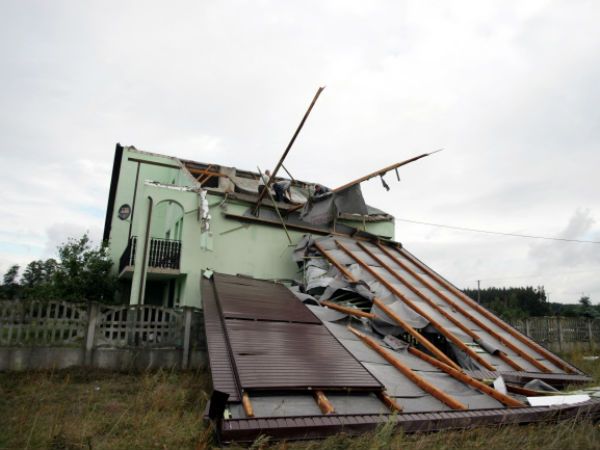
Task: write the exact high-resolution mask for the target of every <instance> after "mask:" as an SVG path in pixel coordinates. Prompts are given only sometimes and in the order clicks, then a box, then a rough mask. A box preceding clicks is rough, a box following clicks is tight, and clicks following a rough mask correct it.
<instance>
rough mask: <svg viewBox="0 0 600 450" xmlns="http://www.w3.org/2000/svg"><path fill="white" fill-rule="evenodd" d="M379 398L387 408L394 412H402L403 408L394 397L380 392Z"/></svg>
mask: <svg viewBox="0 0 600 450" xmlns="http://www.w3.org/2000/svg"><path fill="white" fill-rule="evenodd" d="M377 398H379V400H381V402H382V403H383V404H384V405H385V406H387V407H388V408H389V409H390V410H391V411H392V412H402V406H400V404H399V403H398V402H396V400H394V399H393V398H392V397H390V396H389V395H387V393H386V392H384V391H382V392H378V393H377Z"/></svg>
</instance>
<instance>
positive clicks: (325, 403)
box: [313, 391, 335, 415]
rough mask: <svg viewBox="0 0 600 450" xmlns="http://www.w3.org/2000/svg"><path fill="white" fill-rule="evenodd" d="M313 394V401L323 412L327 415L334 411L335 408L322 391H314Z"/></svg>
mask: <svg viewBox="0 0 600 450" xmlns="http://www.w3.org/2000/svg"><path fill="white" fill-rule="evenodd" d="M313 396H314V397H315V401H316V402H317V405H318V406H319V409H320V410H321V412H322V413H323V414H325V415H329V414H333V413H335V408H334V407H333V405H332V404H331V402H330V401H329V399H328V398H327V396H326V395H325V393H324V392H323V391H315V392H314V393H313Z"/></svg>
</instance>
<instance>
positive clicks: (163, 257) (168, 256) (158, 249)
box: [119, 236, 181, 272]
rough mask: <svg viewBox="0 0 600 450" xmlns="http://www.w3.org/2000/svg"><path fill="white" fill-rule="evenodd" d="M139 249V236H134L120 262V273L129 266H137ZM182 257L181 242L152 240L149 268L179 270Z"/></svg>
mask: <svg viewBox="0 0 600 450" xmlns="http://www.w3.org/2000/svg"><path fill="white" fill-rule="evenodd" d="M136 248H137V236H132V237H131V238H130V239H129V243H128V244H127V247H126V248H125V251H124V252H123V254H122V255H121V259H120V261H119V272H120V271H122V270H123V269H124V268H125V267H127V266H133V265H134V264H135V251H136ZM180 257H181V241H176V240H173V239H159V238H152V239H150V251H149V255H148V267H159V268H164V269H179V260H180Z"/></svg>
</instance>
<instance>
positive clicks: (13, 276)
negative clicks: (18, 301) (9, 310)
mask: <svg viewBox="0 0 600 450" xmlns="http://www.w3.org/2000/svg"><path fill="white" fill-rule="evenodd" d="M19 269H20V267H19V266H18V265H17V264H15V265H12V266H10V267H9V269H8V270H7V271H6V273H5V274H4V276H3V277H2V286H1V288H0V298H3V299H8V300H13V299H15V298H17V297H18V296H19V287H20V286H19V283H18V281H17V277H18V276H19Z"/></svg>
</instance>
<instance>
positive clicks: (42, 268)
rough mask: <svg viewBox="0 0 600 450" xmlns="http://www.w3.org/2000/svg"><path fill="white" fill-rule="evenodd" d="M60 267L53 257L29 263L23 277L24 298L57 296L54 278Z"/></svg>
mask: <svg viewBox="0 0 600 450" xmlns="http://www.w3.org/2000/svg"><path fill="white" fill-rule="evenodd" d="M58 267H59V265H58V262H57V261H56V260H55V259H53V258H50V259H47V260H45V261H43V260H41V259H40V260H37V261H31V262H30V263H29V264H27V267H25V271H24V272H23V276H22V277H21V289H22V296H23V298H31V299H43V298H55V297H56V295H55V294H54V290H55V289H54V283H53V280H54V276H55V274H56V271H57V270H58Z"/></svg>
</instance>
